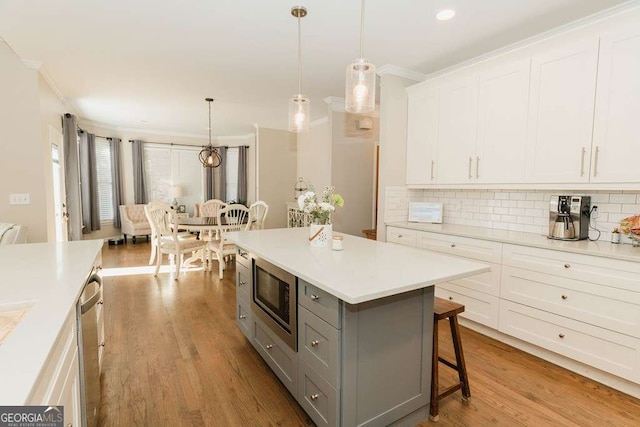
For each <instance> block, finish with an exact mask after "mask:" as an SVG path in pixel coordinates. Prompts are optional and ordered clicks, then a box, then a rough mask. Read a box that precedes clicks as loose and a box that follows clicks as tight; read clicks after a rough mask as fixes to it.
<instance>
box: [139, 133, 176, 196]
mask: <svg viewBox="0 0 640 427" xmlns="http://www.w3.org/2000/svg"><path fill="white" fill-rule="evenodd" d="M144 173H145V178H146V186H147V199H148V200H149V201H152V200H163V201H167V200H168V199H169V187H171V149H170V148H163V147H154V146H150V145H148V144H145V145H144Z"/></svg>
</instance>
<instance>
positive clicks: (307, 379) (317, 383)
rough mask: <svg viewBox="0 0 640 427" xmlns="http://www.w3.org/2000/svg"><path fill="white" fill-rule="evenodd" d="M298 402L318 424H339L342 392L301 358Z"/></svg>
mask: <svg viewBox="0 0 640 427" xmlns="http://www.w3.org/2000/svg"><path fill="white" fill-rule="evenodd" d="M298 378H299V382H298V395H297V396H298V403H299V404H300V406H302V408H303V409H304V410H305V412H306V413H307V414H308V415H309V416H310V417H311V419H312V420H313V422H314V423H315V424H316V425H317V426H337V425H340V424H339V420H338V414H339V412H338V399H339V398H340V393H338V392H337V391H336V389H334V388H333V387H331V385H330V384H329V383H328V382H327V381H326V380H325V379H324V378H322V376H321V375H320V374H318V373H317V372H316V371H315V370H314V369H313V368H312V367H311V366H309V364H308V363H307V362H306V361H305V360H304V359H301V360H300V363H299V364H298Z"/></svg>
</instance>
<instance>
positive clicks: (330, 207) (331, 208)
mask: <svg viewBox="0 0 640 427" xmlns="http://www.w3.org/2000/svg"><path fill="white" fill-rule="evenodd" d="M318 206H319V207H320V209H322V210H323V211H327V212H333V211H335V210H336V208H335V207H334V206H333V205H331V203H327V202H320V203H318Z"/></svg>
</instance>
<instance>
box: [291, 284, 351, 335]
mask: <svg viewBox="0 0 640 427" xmlns="http://www.w3.org/2000/svg"><path fill="white" fill-rule="evenodd" d="M298 303H299V304H300V305H301V306H303V307H304V308H306V309H307V310H309V311H310V312H312V313H313V314H315V315H316V316H318V317H319V318H321V319H322V320H324V321H325V322H327V323H329V324H330V325H331V326H333V327H334V328H338V329H340V328H341V326H340V300H339V299H338V298H337V297H335V296H333V295H331V294H329V293H327V292H325V291H323V290H322V289H319V288H317V287H316V286H313V285H312V284H310V283H308V282H306V281H304V280H302V279H300V278H299V279H298Z"/></svg>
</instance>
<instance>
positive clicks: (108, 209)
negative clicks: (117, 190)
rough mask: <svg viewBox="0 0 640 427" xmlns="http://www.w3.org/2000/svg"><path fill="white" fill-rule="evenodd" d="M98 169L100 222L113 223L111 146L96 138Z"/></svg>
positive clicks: (105, 140) (107, 142)
mask: <svg viewBox="0 0 640 427" xmlns="http://www.w3.org/2000/svg"><path fill="white" fill-rule="evenodd" d="M96 169H97V175H98V204H99V207H100V222H110V221H113V217H114V214H113V179H112V175H111V144H110V142H109V141H108V140H107V139H105V138H99V137H96Z"/></svg>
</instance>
